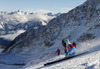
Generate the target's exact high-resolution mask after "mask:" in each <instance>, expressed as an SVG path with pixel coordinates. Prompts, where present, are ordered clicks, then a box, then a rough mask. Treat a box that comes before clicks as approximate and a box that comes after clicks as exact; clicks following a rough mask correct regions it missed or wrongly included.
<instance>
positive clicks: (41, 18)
mask: <svg viewBox="0 0 100 69" xmlns="http://www.w3.org/2000/svg"><path fill="white" fill-rule="evenodd" d="M59 15H60V13H57V14H55V13H52V12H49V13H33V12H31V13H30V12H24V11H20V10H18V11H11V12H10V11H5V12H4V11H0V44H1V45H4V46H7V45H8V44H9V43H10V42H11V41H12V40H14V38H15V37H16V36H18V35H19V34H21V33H23V32H25V31H26V30H28V29H30V28H38V27H40V26H43V25H47V23H48V22H49V21H50V20H51V19H53V18H55V17H56V16H59ZM19 31H20V33H19ZM15 34H16V35H15ZM10 35H11V36H13V37H7V36H10ZM5 43H6V44H5Z"/></svg>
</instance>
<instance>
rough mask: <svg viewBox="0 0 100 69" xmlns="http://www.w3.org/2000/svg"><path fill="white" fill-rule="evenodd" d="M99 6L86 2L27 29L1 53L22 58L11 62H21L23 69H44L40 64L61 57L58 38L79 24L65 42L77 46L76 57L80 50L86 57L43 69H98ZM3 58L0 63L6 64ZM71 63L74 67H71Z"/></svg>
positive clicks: (66, 34)
mask: <svg viewBox="0 0 100 69" xmlns="http://www.w3.org/2000/svg"><path fill="white" fill-rule="evenodd" d="M99 5H100V1H99V0H87V1H86V2H85V3H84V4H82V5H80V6H78V7H76V8H74V9H73V10H71V11H69V12H68V13H64V14H62V15H60V16H58V17H57V18H54V19H53V20H51V21H50V22H49V23H48V25H47V26H44V27H40V28H38V29H30V30H28V31H26V32H25V33H23V34H21V35H19V36H18V37H17V38H16V39H15V40H14V43H13V44H12V45H11V46H10V47H9V48H8V49H6V50H5V51H6V52H7V53H9V54H10V53H14V54H19V55H23V56H19V58H23V59H22V60H21V59H17V61H16V60H15V62H14V63H17V62H18V61H21V62H19V63H22V62H23V63H25V64H26V66H25V67H23V68H24V69H25V68H26V69H35V68H38V69H41V68H45V67H42V65H43V64H44V63H46V62H49V61H52V60H57V59H61V58H62V57H64V51H63V47H62V44H61V42H62V39H64V38H68V36H69V35H70V33H72V32H73V31H74V30H75V29H76V28H77V27H78V26H79V25H80V28H79V29H78V30H77V31H76V32H75V33H74V34H72V35H71V37H70V38H69V39H70V41H71V43H72V42H73V41H75V42H76V43H77V54H78V53H81V52H84V51H89V53H88V54H86V56H85V55H84V56H80V57H77V58H75V59H72V61H71V60H69V61H68V62H69V64H68V63H67V61H66V62H62V63H59V64H57V65H53V66H50V67H47V68H46V69H48V68H49V69H55V68H59V69H61V68H65V69H66V67H68V68H69V69H70V68H71V67H70V66H71V65H73V66H72V68H74V67H75V68H76V69H77V68H78V69H80V68H81V67H82V68H83V69H84V68H87V69H88V68H89V67H90V69H91V68H92V67H94V68H95V67H97V68H99V67H100V64H99V62H100V59H99V58H98V57H99V56H98V57H97V55H99V53H100V51H99V50H100V42H99V41H100V35H99V34H100V9H99V8H100V6H99ZM22 36H23V37H22ZM57 48H59V49H60V50H61V56H60V57H58V56H57V55H56V50H57ZM94 55H95V56H94ZM4 57H7V56H4ZM4 57H1V58H2V59H1V60H0V61H2V62H7V59H6V61H5V59H4ZM91 57H93V58H91ZM78 59H80V60H78ZM95 59H96V61H95ZM11 60H12V58H9V61H11ZM23 60H24V61H23ZM81 60H82V61H81ZM92 60H93V61H92ZM76 61H77V62H76ZM92 62H93V63H92ZM7 63H9V62H7ZM73 63H76V64H75V65H74V64H73ZM9 64H10V63H9ZM64 64H65V65H66V66H65V67H64V66H63V65H64ZM67 65H68V66H67ZM69 65H70V66H69ZM59 66H61V67H59ZM78 66H79V67H78Z"/></svg>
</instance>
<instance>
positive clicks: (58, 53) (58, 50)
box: [57, 48, 60, 56]
mask: <svg viewBox="0 0 100 69" xmlns="http://www.w3.org/2000/svg"><path fill="white" fill-rule="evenodd" d="M57 55H58V56H59V55H60V49H59V48H58V49H57Z"/></svg>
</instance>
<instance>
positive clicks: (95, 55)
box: [23, 39, 100, 69]
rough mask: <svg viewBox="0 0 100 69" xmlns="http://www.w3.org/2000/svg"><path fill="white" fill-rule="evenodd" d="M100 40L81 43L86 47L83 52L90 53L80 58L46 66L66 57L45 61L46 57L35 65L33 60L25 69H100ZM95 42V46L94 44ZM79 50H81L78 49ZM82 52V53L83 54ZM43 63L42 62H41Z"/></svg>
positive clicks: (61, 56)
mask: <svg viewBox="0 0 100 69" xmlns="http://www.w3.org/2000/svg"><path fill="white" fill-rule="evenodd" d="M99 40H100V39H94V40H90V41H87V42H83V43H81V45H80V46H85V48H82V49H81V52H82V50H83V51H86V50H87V51H89V53H87V54H84V55H80V56H78V57H75V58H72V59H69V60H65V61H62V62H58V63H55V64H53V65H49V66H44V64H45V63H47V62H51V61H54V60H58V59H61V58H63V57H64V55H63V54H62V55H60V56H56V57H54V58H51V59H49V56H48V60H46V61H44V59H45V57H43V58H42V59H38V60H37V62H40V63H38V64H34V60H31V61H30V62H29V63H28V64H27V65H26V66H25V67H23V69H62V68H63V69H73V68H75V69H85V68H86V69H99V68H100V56H99V55H100V42H98V41H99ZM94 42H95V44H94ZM78 50H79V49H78ZM81 52H80V53H81ZM41 61H42V62H41Z"/></svg>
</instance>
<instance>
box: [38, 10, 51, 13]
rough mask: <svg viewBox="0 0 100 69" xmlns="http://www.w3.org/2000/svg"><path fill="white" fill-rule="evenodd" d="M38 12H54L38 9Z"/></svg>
mask: <svg viewBox="0 0 100 69" xmlns="http://www.w3.org/2000/svg"><path fill="white" fill-rule="evenodd" d="M36 12H39V13H50V12H52V11H49V10H43V9H38V10H36Z"/></svg>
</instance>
